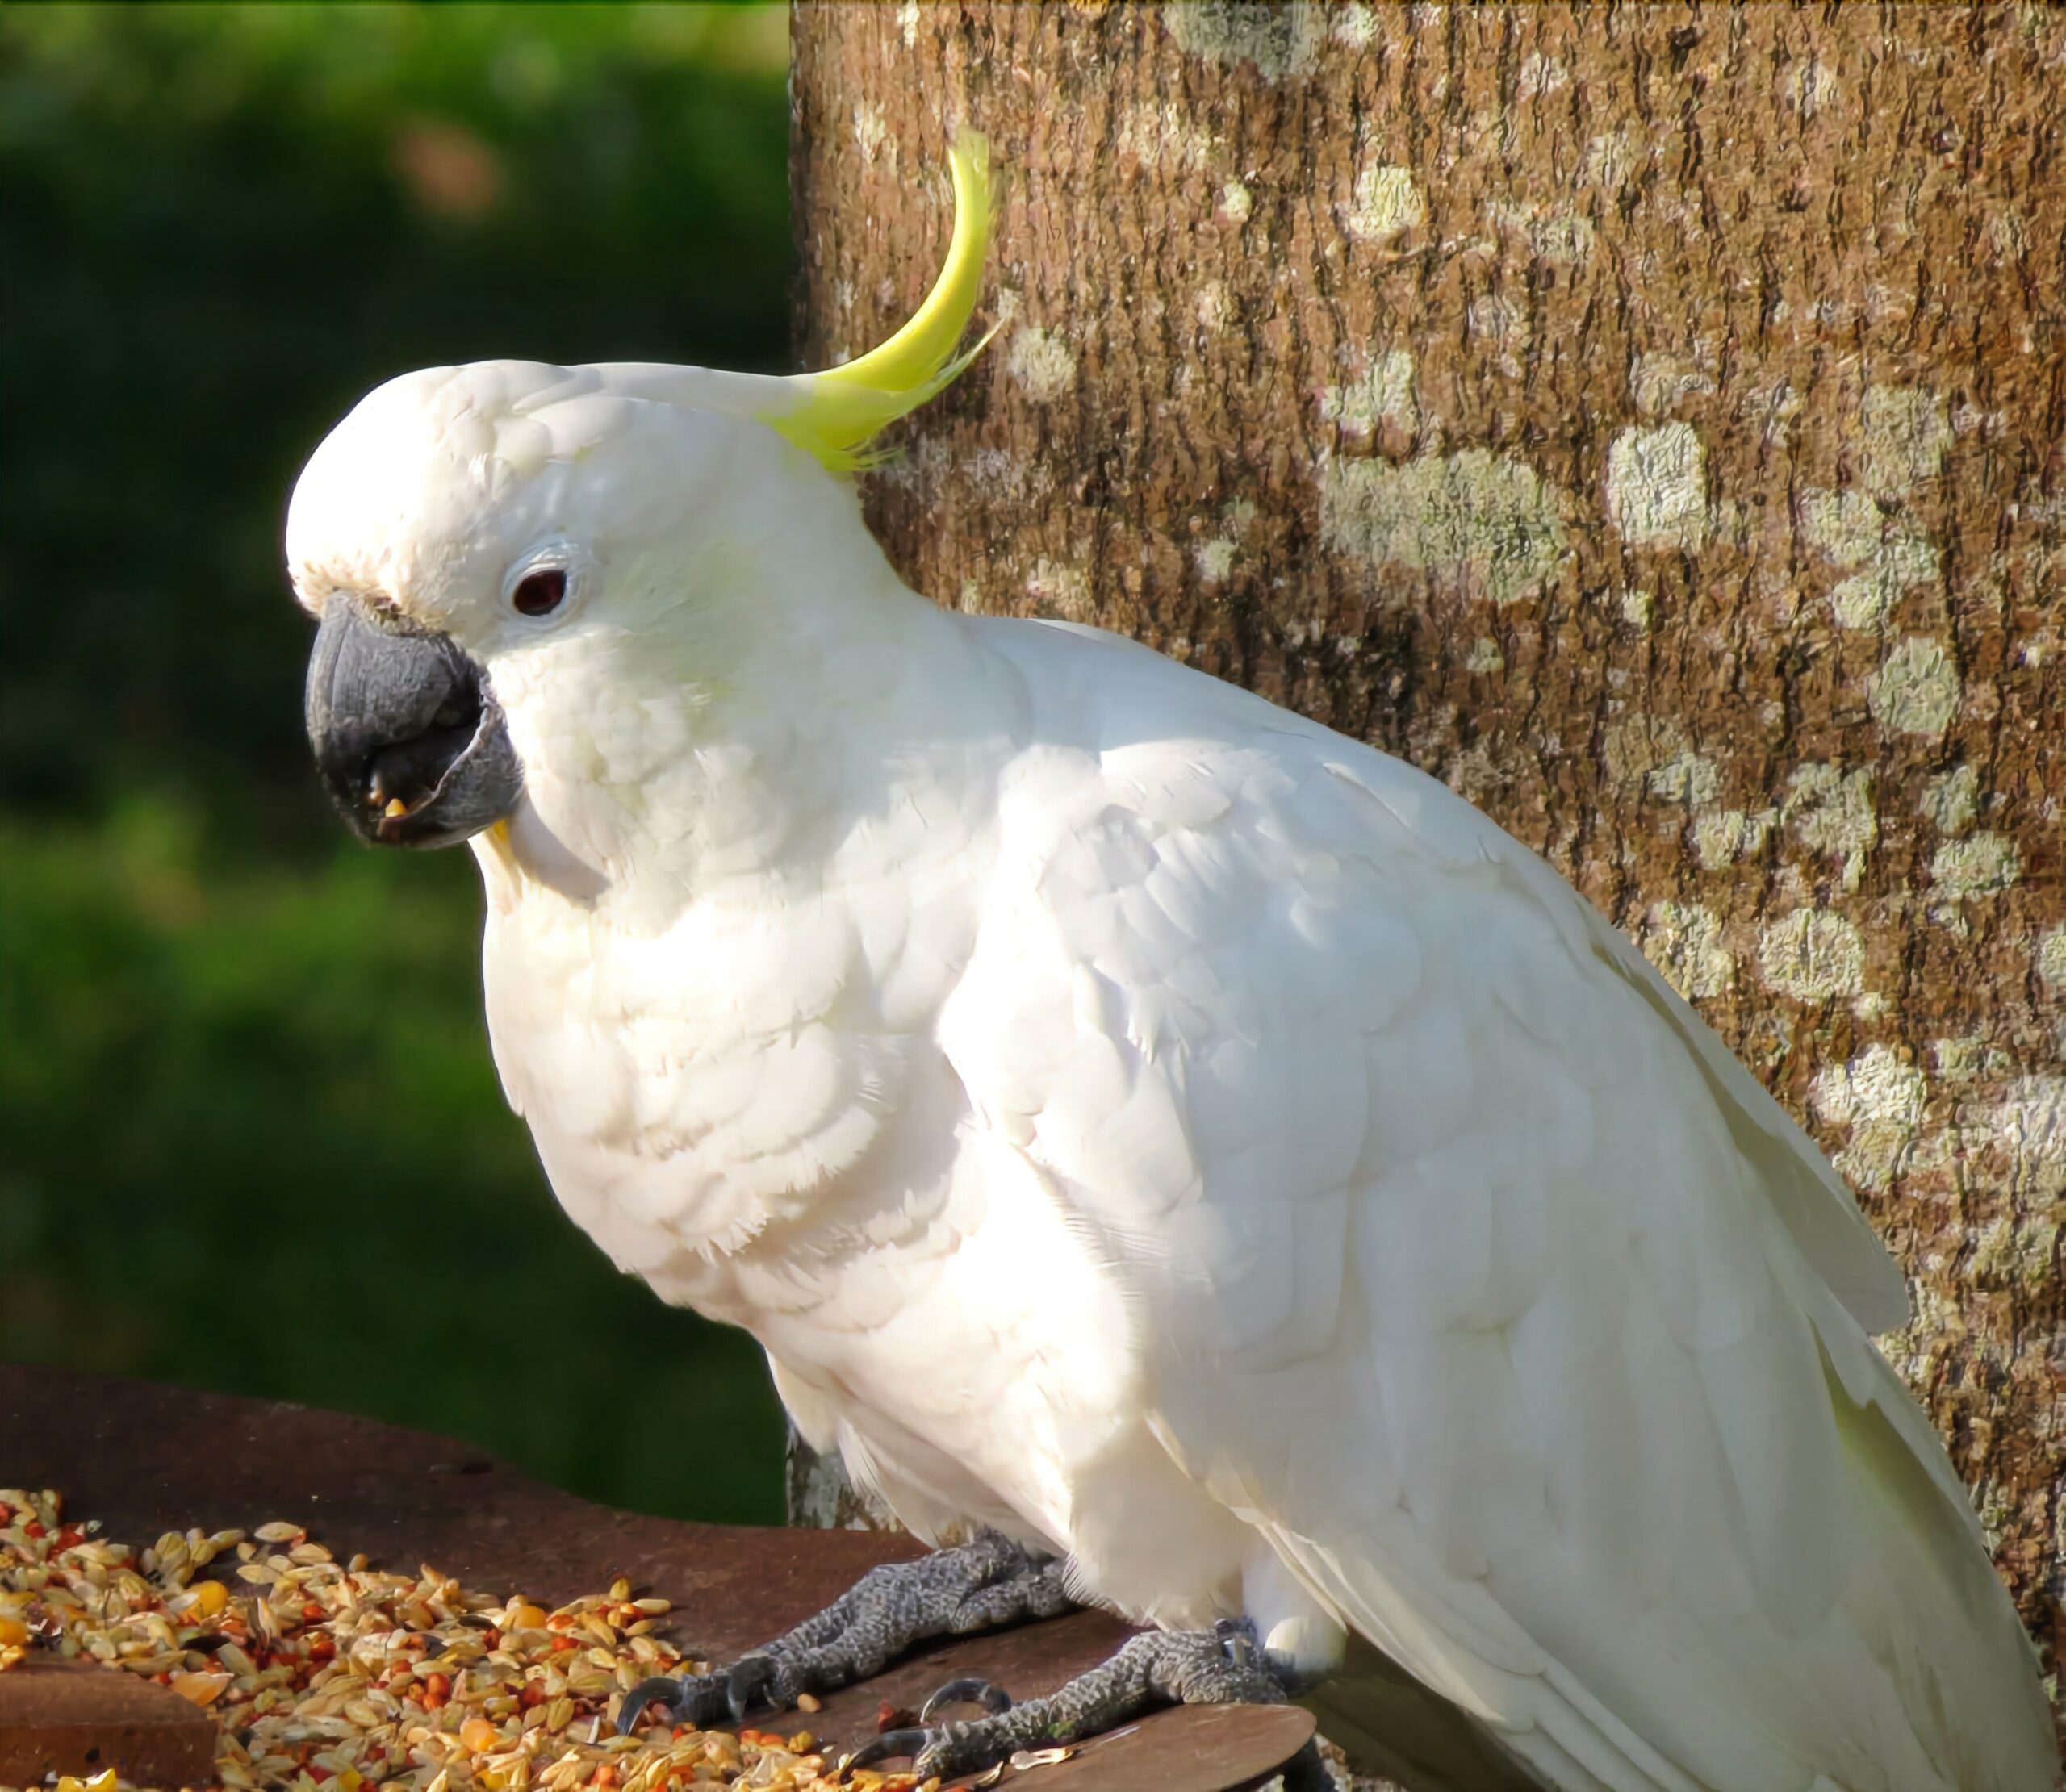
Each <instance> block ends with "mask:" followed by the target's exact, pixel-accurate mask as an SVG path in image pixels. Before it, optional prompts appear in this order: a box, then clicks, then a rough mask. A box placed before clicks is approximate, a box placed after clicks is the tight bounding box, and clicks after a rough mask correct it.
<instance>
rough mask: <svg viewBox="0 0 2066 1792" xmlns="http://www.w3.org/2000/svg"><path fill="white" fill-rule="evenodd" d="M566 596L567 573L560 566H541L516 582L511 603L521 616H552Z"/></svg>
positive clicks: (510, 597) (510, 595) (511, 594)
mask: <svg viewBox="0 0 2066 1792" xmlns="http://www.w3.org/2000/svg"><path fill="white" fill-rule="evenodd" d="M566 595H567V574H566V572H565V571H564V570H563V569H562V568H560V567H558V566H541V567H539V568H538V570H537V571H536V572H527V573H525V574H524V576H523V577H522V578H521V579H518V580H517V588H516V590H514V591H512V592H511V593H510V594H509V601H510V602H511V604H513V605H515V606H516V610H517V615H519V616H550V615H551V614H552V613H553V612H554V610H556V609H558V608H559V606H560V603H561V600H562V599H563V598H565V597H566Z"/></svg>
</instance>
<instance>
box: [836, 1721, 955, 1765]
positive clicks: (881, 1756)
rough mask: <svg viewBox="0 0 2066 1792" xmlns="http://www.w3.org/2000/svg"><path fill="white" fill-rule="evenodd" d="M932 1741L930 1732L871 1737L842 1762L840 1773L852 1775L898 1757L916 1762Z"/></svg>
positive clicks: (891, 1732)
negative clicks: (921, 1751) (858, 1770)
mask: <svg viewBox="0 0 2066 1792" xmlns="http://www.w3.org/2000/svg"><path fill="white" fill-rule="evenodd" d="M931 1740H933V1736H932V1732H931V1731H930V1730H885V1731H883V1732H882V1734H881V1735H880V1736H870V1737H869V1738H868V1740H867V1741H866V1742H864V1743H863V1744H861V1745H860V1747H859V1748H856V1749H855V1751H854V1752H853V1753H851V1755H849V1756H847V1758H846V1759H845V1760H844V1761H842V1762H840V1764H839V1771H840V1772H841V1773H852V1772H853V1771H854V1770H855V1769H856V1768H861V1767H872V1766H874V1765H875V1764H876V1762H877V1761H889V1760H892V1759H893V1758H894V1757H895V1756H898V1755H903V1756H908V1757H909V1758H910V1760H913V1761H916V1760H917V1759H918V1752H919V1751H920V1750H921V1749H922V1748H924V1747H925V1746H926V1744H928V1743H930V1742H931Z"/></svg>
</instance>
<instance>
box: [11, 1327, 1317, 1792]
mask: <svg viewBox="0 0 2066 1792" xmlns="http://www.w3.org/2000/svg"><path fill="white" fill-rule="evenodd" d="M0 1485H5V1486H11V1487H23V1488H28V1489H37V1488H49V1489H56V1490H57V1491H58V1492H59V1493H61V1494H62V1495H63V1497H64V1499H65V1511H66V1513H67V1514H68V1516H69V1517H71V1518H98V1519H99V1520H100V1521H101V1523H102V1532H101V1534H102V1535H104V1536H107V1537H109V1538H112V1539H117V1540H119V1541H122V1542H127V1543H133V1544H134V1545H135V1546H136V1548H142V1547H143V1546H144V1545H145V1544H146V1543H150V1542H151V1541H152V1540H153V1539H156V1538H157V1537H158V1536H159V1535H161V1533H163V1532H165V1531H184V1530H186V1528H187V1527H190V1526H199V1527H201V1528H202V1529H203V1531H215V1530H220V1529H227V1528H230V1527H240V1528H244V1529H246V1530H249V1529H251V1528H253V1527H256V1526H257V1525H259V1524H261V1523H266V1522H267V1521H269V1520H272V1519H286V1520H288V1521H290V1522H291V1523H296V1524H299V1525H303V1526H305V1527H307V1530H308V1531H310V1533H311V1534H312V1535H314V1536H316V1537H319V1538H320V1539H322V1541H323V1542H324V1543H327V1544H328V1545H329V1546H330V1547H331V1548H332V1549H333V1550H335V1551H336V1552H337V1554H338V1555H339V1556H341V1557H342V1556H345V1555H348V1554H351V1553H353V1552H364V1553H365V1555H366V1556H367V1557H369V1558H370V1560H371V1562H372V1563H373V1564H374V1566H376V1567H383V1568H389V1569H397V1570H399V1571H401V1572H404V1573H413V1571H414V1570H415V1569H416V1566H417V1564H420V1563H424V1562H429V1563H433V1564H436V1566H437V1568H438V1569H440V1570H441V1571H442V1572H443V1573H446V1574H450V1575H452V1576H454V1577H457V1578H458V1580H459V1581H462V1582H463V1583H465V1584H466V1585H469V1586H478V1587H482V1588H487V1589H498V1590H499V1589H521V1590H522V1591H523V1592H524V1593H525V1594H527V1595H529V1596H530V1597H533V1598H538V1599H541V1600H542V1601H544V1602H546V1603H548V1604H559V1603H563V1602H566V1601H568V1600H571V1599H573V1598H578V1597H579V1596H580V1595H582V1594H589V1593H594V1592H596V1591H597V1590H598V1589H601V1588H603V1587H604V1586H607V1585H609V1583H610V1582H611V1581H613V1580H615V1579H617V1578H618V1577H624V1578H625V1579H628V1580H629V1581H630V1582H631V1583H632V1585H633V1586H634V1588H635V1589H637V1590H638V1592H639V1593H641V1594H654V1595H655V1596H657V1597H659V1598H664V1599H667V1600H670V1601H671V1602H672V1603H673V1608H674V1609H673V1610H672V1612H671V1614H669V1617H668V1619H667V1625H668V1632H667V1634H668V1635H669V1636H670V1638H671V1640H672V1641H673V1642H674V1643H675V1644H676V1646H678V1647H680V1648H682V1649H684V1651H685V1652H688V1653H689V1654H691V1655H693V1656H700V1657H701V1658H703V1659H705V1660H712V1661H720V1662H721V1661H725V1660H730V1659H731V1658H733V1657H734V1656H737V1655H738V1654H740V1653H742V1652H743V1651H745V1650H746V1649H747V1648H751V1647H752V1646H753V1645H755V1644H759V1643H761V1642H764V1641H765V1640H767V1638H769V1637H771V1636H773V1635H777V1634H779V1633H780V1631H784V1630H786V1629H788V1627H790V1626H791V1625H793V1624H795V1623H798V1622H800V1621H801V1619H804V1618H806V1617H808V1616H809V1614H811V1613H813V1612H814V1611H816V1610H819V1609H820V1608H821V1607H822V1606H825V1605H826V1604H828V1603H830V1602H831V1600H832V1599H834V1598H836V1597H837V1596H838V1595H839V1594H840V1593H842V1592H843V1591H844V1590H845V1589H847V1587H848V1586H849V1585H851V1584H852V1583H853V1582H854V1581H855V1580H856V1579H858V1578H859V1576H860V1575H861V1574H862V1573H864V1572H865V1571H866V1570H867V1569H870V1568H872V1567H873V1566H874V1565H876V1564H877V1563H879V1562H885V1561H892V1560H901V1559H905V1558H908V1557H910V1556H914V1555H915V1554H917V1553H918V1545H916V1544H915V1543H912V1542H911V1541H910V1539H905V1538H900V1537H893V1536H885V1535H878V1534H875V1533H872V1532H861V1531H802V1530H776V1529H769V1528H762V1527H748V1526H727V1525H707V1524H688V1523H680V1522H678V1521H676V1520H674V1519H671V1518H648V1517H645V1516H642V1515H641V1514H637V1513H631V1512H621V1511H617V1510H613V1509H612V1508H610V1507H608V1506H597V1505H594V1504H592V1503H591V1502H588V1501H586V1500H583V1499H579V1498H575V1496H574V1495H573V1494H571V1493H563V1492H562V1491H560V1490H559V1489H557V1488H554V1487H549V1486H546V1485H544V1484H543V1483H542V1482H539V1481H532V1480H530V1479H529V1478H527V1477H525V1476H524V1475H521V1474H520V1473H518V1472H517V1471H516V1470H514V1469H512V1468H509V1467H508V1466H506V1465H505V1464H502V1463H500V1462H496V1461H495V1460H492V1459H491V1458H489V1457H487V1456H483V1454H482V1453H481V1452H479V1451H478V1450H475V1449H473V1448H471V1447H469V1446H466V1445H464V1444H460V1443H453V1442H451V1441H450V1440H449V1439H444V1438H440V1437H435V1436H433V1435H429V1433H426V1432H423V1431H406V1430H404V1429H402V1428H400V1427H399V1426H392V1425H384V1424H381V1423H378V1422H376V1421H374V1420H372V1419H366V1418H353V1417H351V1416H349V1415H348V1414H342V1413H332V1412H325V1411H322V1410H318V1409H316V1408H313V1407H307V1406H293V1405H289V1404H286V1403H284V1402H278V1401H257V1400H243V1399H236V1398H232V1397H227V1396H224V1395H219V1394H204V1393H191V1392H189V1391H186V1390H185V1389H176V1388H163V1387H157V1386H153V1385H149V1384H147V1383H143V1382H136V1381H115V1380H108V1379H104V1378H101V1377H96V1376H82V1375H75V1374H71V1373H69V1372H63V1371H60V1370H55V1369H49V1368H26V1367H19V1366H13V1365H8V1364H0ZM1126 1635H1127V1631H1126V1627H1124V1626H1123V1624H1121V1623H1119V1621H1118V1620H1117V1619H1113V1618H1110V1617H1108V1616H1106V1615H1105V1614H1101V1613H1096V1612H1087V1611H1079V1612H1072V1613H1070V1614H1068V1615H1066V1616H1064V1617H1060V1618H1055V1619H1046V1620H1044V1621H1042V1622H1039V1623H1031V1624H1027V1625H1022V1626H1019V1627H1014V1628H1011V1629H1006V1630H1000V1631H991V1632H987V1633H985V1634H983V1635H977V1636H972V1637H967V1638H963V1639H959V1640H951V1641H942V1642H939V1643H937V1644H931V1645H927V1646H925V1647H922V1648H919V1649H918V1650H916V1651H914V1652H913V1653H911V1654H910V1655H909V1656H905V1657H904V1658H902V1659H901V1660H898V1661H897V1662H895V1663H893V1664H892V1665H891V1666H890V1667H889V1669H887V1670H886V1671H885V1672H884V1673H880V1674H879V1675H877V1676H876V1677H874V1678H873V1679H872V1680H868V1681H864V1682H863V1683H861V1684H859V1685H855V1686H851V1687H848V1688H847V1689H846V1690H843V1691H841V1692H838V1693H834V1694H828V1695H826V1698H825V1699H824V1702H823V1707H822V1710H821V1711H817V1712H815V1713H813V1714H812V1715H810V1717H809V1719H808V1722H809V1726H810V1728H811V1730H812V1731H813V1733H814V1734H815V1735H816V1736H818V1739H819V1740H820V1745H821V1746H822V1747H825V1748H827V1749H828V1750H838V1751H842V1752H843V1751H845V1750H847V1749H851V1748H855V1747H856V1746H858V1745H859V1744H860V1743H861V1742H862V1741H864V1740H866V1739H867V1738H868V1737H869V1736H872V1735H874V1734H875V1733H876V1727H877V1722H878V1717H879V1714H880V1711H881V1708H882V1706H884V1705H885V1703H887V1704H888V1705H889V1706H893V1707H916V1706H918V1704H919V1703H920V1702H922V1700H923V1699H924V1698H925V1696H926V1694H927V1693H929V1692H930V1691H931V1690H932V1689H933V1688H934V1687H935V1686H937V1685H939V1684H940V1683H941V1682H942V1681H946V1680H948V1679H951V1678H953V1677H957V1676H960V1675H964V1674H965V1675H977V1676H981V1677H983V1678H985V1679H989V1680H992V1681H996V1682H997V1684H998V1685H1003V1686H1006V1687H1008V1688H1010V1690H1012V1691H1013V1693H1014V1694H1016V1695H1018V1696H1019V1697H1022V1698H1023V1697H1027V1696H1030V1695H1034V1694H1041V1693H1045V1692H1048V1691H1051V1690H1053V1689H1054V1688H1055V1687H1056V1686H1057V1685H1060V1684H1061V1682H1062V1681H1064V1680H1066V1679H1068V1678H1069V1677H1071V1676H1072V1675H1074V1674H1076V1673H1081V1671H1082V1670H1083V1669H1086V1668H1089V1667H1090V1666H1092V1665H1094V1664H1096V1663H1097V1662H1098V1661H1100V1660H1103V1659H1104V1658H1105V1657H1106V1656H1107V1655H1109V1654H1110V1652H1111V1651H1112V1650H1113V1649H1115V1648H1117V1647H1118V1645H1119V1643H1120V1642H1121V1641H1122V1640H1123V1639H1124V1637H1125V1636H1126ZM752 1721H753V1720H752V1719H748V1722H749V1723H751V1722H752ZM1311 1733H1312V1719H1311V1717H1310V1716H1309V1715H1307V1713H1306V1712H1304V1711H1301V1710H1299V1709H1298V1708H1297V1707H1295V1706H1283V1707H1274V1708H1266V1707H1259V1706H1232V1707H1222V1708H1219V1709H1194V1710H1187V1711H1161V1712H1157V1713H1155V1714H1154V1715H1151V1716H1148V1717H1146V1718H1144V1719H1141V1720H1140V1721H1139V1722H1138V1723H1132V1724H1129V1725H1127V1726H1125V1727H1123V1728H1122V1729H1121V1730H1120V1731H1118V1732H1116V1733H1115V1734H1114V1735H1111V1736H1106V1737H1103V1738H1099V1739H1097V1740H1092V1741H1089V1742H1088V1743H1086V1744H1084V1745H1083V1746H1082V1747H1081V1749H1080V1750H1079V1751H1078V1752H1076V1753H1075V1754H1074V1755H1073V1756H1071V1757H1070V1758H1069V1760H1067V1761H1061V1762H1059V1763H1056V1764H1054V1765H1045V1766H1040V1767H1036V1768H1033V1769H1028V1770H1027V1771H1026V1772H1024V1773H1015V1772H1014V1771H1012V1770H1010V1769H1007V1770H1006V1773H1005V1774H1004V1776H1003V1779H1002V1782H999V1783H1001V1784H1003V1785H1007V1786H1008V1785H1010V1784H1012V1783H1013V1782H1015V1781H1018V1780H1021V1779H1023V1780H1026V1781H1027V1782H1030V1787H1029V1792H1235V1789H1238V1788H1243V1787H1247V1786H1254V1785H1257V1784H1260V1783H1261V1782H1263V1781H1265V1780H1266V1779H1267V1778H1268V1777H1269V1776H1270V1775H1272V1774H1273V1773H1275V1772H1276V1771H1277V1769H1278V1768H1279V1767H1281V1766H1282V1765H1283V1764H1284V1763H1285V1762H1286V1761H1288V1760H1289V1759H1290V1756H1292V1755H1293V1754H1294V1753H1295V1752H1297V1750H1298V1749H1299V1748H1300V1747H1301V1746H1302V1745H1303V1744H1304V1742H1305V1740H1306V1739H1307V1737H1308V1736H1310V1735H1311ZM214 1734H215V1720H214V1719H212V1718H211V1717H210V1716H209V1715H208V1714H207V1712H205V1711H200V1710H199V1709H197V1708H196V1707H195V1706H193V1705H191V1704H190V1703H188V1702H187V1701H186V1700H185V1699H183V1698H181V1697H180V1696H179V1695H178V1694H177V1693H174V1692H172V1691H169V1690H167V1689H165V1688H164V1687H161V1686H158V1685H154V1684H153V1683H151V1682H150V1681H146V1680H144V1679H142V1678H140V1677H138V1676H136V1675H133V1674H130V1673H123V1672H122V1671H120V1670H119V1669H109V1668H102V1667H97V1666H86V1665H76V1664H61V1663H57V1662H55V1661H52V1662H50V1663H48V1664H44V1663H40V1662H38V1661H37V1660H36V1658H35V1656H34V1655H33V1654H31V1657H30V1659H29V1660H27V1661H25V1662H24V1663H23V1664H22V1665H20V1666H19V1667H17V1668H15V1669H13V1670H11V1671H10V1672H8V1673H0V1786H38V1785H40V1784H42V1783H43V1782H44V1778H45V1777H46V1776H47V1775H48V1774H51V1773H75V1774H80V1775H85V1776H90V1775H92V1774H94V1773H101V1772H102V1771H104V1770H105V1769H107V1768H108V1767H110V1766H115V1767H116V1768H118V1769H119V1770H120V1772H121V1773H122V1777H123V1778H124V1779H125V1780H128V1781H131V1782H135V1783H137V1784H140V1785H147V1786H199V1785H207V1784H208V1783H210V1782H211V1770H210V1763H211V1760H212V1755H211V1748H212V1741H213V1737H214Z"/></svg>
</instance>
